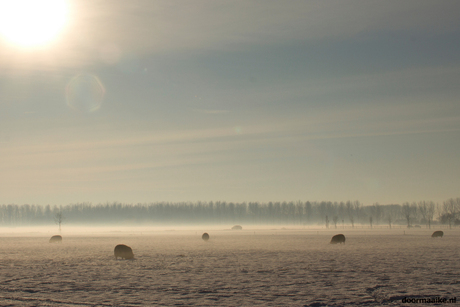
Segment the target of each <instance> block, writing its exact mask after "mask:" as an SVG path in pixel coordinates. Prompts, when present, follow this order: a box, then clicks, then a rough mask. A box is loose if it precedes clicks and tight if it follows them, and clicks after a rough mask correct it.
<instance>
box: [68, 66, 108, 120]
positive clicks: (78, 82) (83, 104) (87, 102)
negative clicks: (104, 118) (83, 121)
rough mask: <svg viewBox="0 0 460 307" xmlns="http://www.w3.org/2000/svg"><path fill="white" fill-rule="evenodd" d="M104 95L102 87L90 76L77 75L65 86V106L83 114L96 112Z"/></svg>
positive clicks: (95, 78)
mask: <svg viewBox="0 0 460 307" xmlns="http://www.w3.org/2000/svg"><path fill="white" fill-rule="evenodd" d="M104 95H105V88H104V85H103V84H102V82H101V81H100V80H99V78H97V77H96V76H94V75H91V74H79V75H77V76H75V77H73V78H72V80H70V82H69V83H68V84H67V86H66V101H67V105H68V106H69V107H70V108H72V109H74V110H77V111H80V112H84V113H91V112H94V111H97V110H98V109H99V108H100V107H101V105H102V101H103V99H104Z"/></svg>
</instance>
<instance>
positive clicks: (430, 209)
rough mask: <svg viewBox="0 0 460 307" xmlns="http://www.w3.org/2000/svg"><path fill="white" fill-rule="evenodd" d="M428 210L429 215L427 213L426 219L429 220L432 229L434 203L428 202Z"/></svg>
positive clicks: (429, 226)
mask: <svg viewBox="0 0 460 307" xmlns="http://www.w3.org/2000/svg"><path fill="white" fill-rule="evenodd" d="M427 207H428V210H427V213H426V218H427V220H428V228H430V229H431V221H432V220H433V216H434V208H435V206H434V202H432V201H430V202H428V205H427Z"/></svg>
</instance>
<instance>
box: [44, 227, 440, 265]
mask: <svg viewBox="0 0 460 307" xmlns="http://www.w3.org/2000/svg"><path fill="white" fill-rule="evenodd" d="M236 226H238V227H236ZM236 226H233V228H232V229H233V230H241V229H243V228H242V227H241V226H239V225H236ZM442 236H444V232H443V231H441V230H438V231H435V232H433V234H432V235H431V237H432V238H438V237H440V238H442ZM201 239H203V240H204V241H208V240H209V234H208V233H207V232H205V233H203V235H202V236H201ZM49 242H50V243H62V236H59V235H57V236H52V237H51V239H50V241H49ZM338 243H343V244H345V236H344V235H343V234H338V235H335V236H333V237H332V239H331V242H330V244H338ZM113 253H114V255H115V259H118V257H120V258H121V259H133V258H134V253H133V250H132V249H131V247H129V246H127V245H124V244H118V245H117V246H115V249H114V251H113Z"/></svg>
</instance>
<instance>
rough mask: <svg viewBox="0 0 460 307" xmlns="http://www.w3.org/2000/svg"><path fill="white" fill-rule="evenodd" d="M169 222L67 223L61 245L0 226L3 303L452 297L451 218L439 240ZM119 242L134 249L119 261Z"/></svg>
mask: <svg viewBox="0 0 460 307" xmlns="http://www.w3.org/2000/svg"><path fill="white" fill-rule="evenodd" d="M175 228H176V229H174V230H173V229H161V228H156V229H155V228H152V227H150V228H149V227H144V228H142V227H129V228H128V227H121V228H119V229H118V230H117V228H116V227H107V228H94V227H93V228H88V229H84V228H83V227H82V228H78V229H72V228H70V227H69V229H67V227H64V228H63V231H62V236H63V240H62V243H48V239H49V237H50V236H51V235H52V234H55V233H56V231H55V229H49V228H48V229H43V228H34V229H28V230H24V229H23V230H20V229H15V231H14V232H11V230H7V231H5V229H4V228H3V229H1V232H0V233H1V236H0V244H1V246H2V249H1V250H0V257H1V259H2V260H1V261H0V272H1V274H0V299H1V301H2V304H6V305H7V306H9V305H11V306H173V305H184V306H192V305H196V306H235V305H238V306H249V305H251V306H345V305H359V306H401V305H402V301H403V300H404V299H422V300H432V299H438V300H439V299H440V298H442V299H444V298H445V299H446V300H452V299H456V296H458V285H459V284H460V275H459V273H458V272H459V270H460V263H459V261H458V254H459V251H460V248H459V244H458V240H459V239H460V233H459V231H458V228H455V229H444V232H445V235H444V237H442V238H431V233H432V231H431V230H428V229H414V228H412V229H407V228H406V229H404V230H403V229H399V228H398V229H395V228H393V229H386V230H383V229H375V228H374V229H370V228H368V229H351V228H349V229H344V230H342V229H341V230H340V232H341V233H344V234H345V236H346V243H345V244H329V241H330V239H331V237H332V235H334V234H336V233H338V232H337V230H335V229H334V230H331V229H325V228H324V227H323V228H316V229H314V228H310V229H308V228H306V229H298V228H290V229H289V228H286V227H284V229H281V228H279V227H277V228H271V229H269V228H260V227H252V226H243V230H240V231H232V230H230V229H229V228H227V227H223V228H222V227H202V228H201V229H200V228H199V227H197V228H195V229H180V228H177V227H175ZM21 231H22V232H21ZM204 231H206V232H208V233H209V235H210V239H209V241H204V240H202V239H201V234H202V233H203V232H204ZM117 244H126V245H127V246H130V247H131V248H132V250H133V253H134V259H131V260H121V259H120V258H119V259H118V260H115V257H114V254H113V250H114V247H115V246H116V245H117ZM419 302H420V301H419ZM416 305H417V304H416ZM454 305H455V304H454Z"/></svg>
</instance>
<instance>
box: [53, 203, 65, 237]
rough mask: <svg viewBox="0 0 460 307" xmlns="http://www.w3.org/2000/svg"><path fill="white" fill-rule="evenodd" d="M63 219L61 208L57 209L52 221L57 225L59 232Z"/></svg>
mask: <svg viewBox="0 0 460 307" xmlns="http://www.w3.org/2000/svg"><path fill="white" fill-rule="evenodd" d="M63 220H64V215H63V214H62V210H61V209H59V211H58V212H57V213H56V215H55V216H54V222H55V223H56V224H58V225H59V232H61V224H62V221H63Z"/></svg>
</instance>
